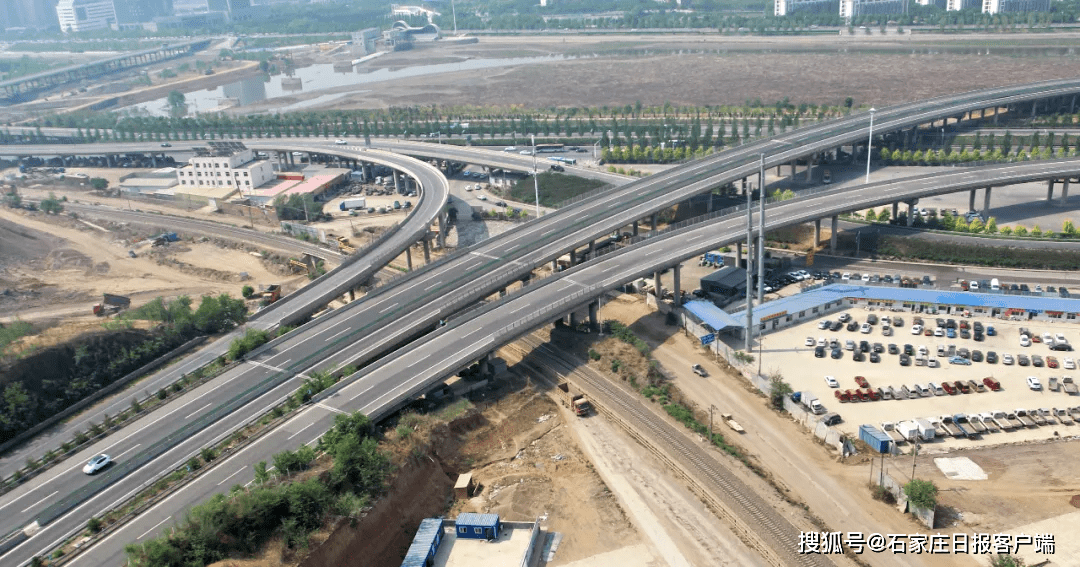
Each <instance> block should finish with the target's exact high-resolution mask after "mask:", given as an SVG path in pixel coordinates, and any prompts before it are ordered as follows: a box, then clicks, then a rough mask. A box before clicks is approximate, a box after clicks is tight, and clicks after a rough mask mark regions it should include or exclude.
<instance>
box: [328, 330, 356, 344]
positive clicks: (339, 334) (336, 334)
mask: <svg viewBox="0 0 1080 567" xmlns="http://www.w3.org/2000/svg"><path fill="white" fill-rule="evenodd" d="M351 330H352V329H342V330H341V331H338V332H337V333H334V334H333V335H331V336H329V337H327V338H326V341H324V342H330V341H332V340H334V339H336V338H338V337H339V336H341V335H343V334H345V333H348V332H349V331H351Z"/></svg>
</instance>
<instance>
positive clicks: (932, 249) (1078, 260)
mask: <svg viewBox="0 0 1080 567" xmlns="http://www.w3.org/2000/svg"><path fill="white" fill-rule="evenodd" d="M878 255H879V256H889V257H892V258H897V259H903V260H925V261H928V262H939V263H943V264H970V265H977V266H998V267H1003V268H1029V269H1041V270H1078V269H1080V252H1076V251H1072V250H1064V249H1041V248H1024V249H1022V250H1021V249H1014V248H1006V247H997V246H980V245H975V244H959V243H956V242H934V241H930V240H923V239H916V238H907V237H895V236H886V237H883V238H882V239H881V243H880V244H879V245H878Z"/></svg>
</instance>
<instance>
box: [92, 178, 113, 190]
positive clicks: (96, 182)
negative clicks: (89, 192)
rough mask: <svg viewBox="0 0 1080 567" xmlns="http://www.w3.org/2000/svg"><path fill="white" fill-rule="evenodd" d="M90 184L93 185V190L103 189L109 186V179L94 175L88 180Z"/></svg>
mask: <svg viewBox="0 0 1080 567" xmlns="http://www.w3.org/2000/svg"><path fill="white" fill-rule="evenodd" d="M90 186H91V187H93V188H94V190H95V191H104V190H105V189H107V188H108V187H109V180H108V179H104V178H101V177H94V178H92V179H91V180H90Z"/></svg>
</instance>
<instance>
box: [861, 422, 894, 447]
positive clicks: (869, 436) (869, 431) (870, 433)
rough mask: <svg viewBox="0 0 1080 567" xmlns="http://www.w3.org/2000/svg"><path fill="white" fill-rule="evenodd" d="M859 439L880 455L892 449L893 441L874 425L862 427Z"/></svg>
mask: <svg viewBox="0 0 1080 567" xmlns="http://www.w3.org/2000/svg"><path fill="white" fill-rule="evenodd" d="M859 439H861V440H862V441H863V442H864V443H866V444H867V445H869V446H870V448H871V449H873V450H875V451H877V452H878V453H888V452H890V451H891V449H892V439H891V438H890V437H889V436H888V435H887V434H886V433H885V432H884V431H881V430H880V429H878V428H876V427H874V426H873V425H860V426H859Z"/></svg>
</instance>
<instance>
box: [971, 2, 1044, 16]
mask: <svg viewBox="0 0 1080 567" xmlns="http://www.w3.org/2000/svg"><path fill="white" fill-rule="evenodd" d="M982 11H983V13H984V14H1000V13H1016V12H1049V11H1050V0H983V2H982Z"/></svg>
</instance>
